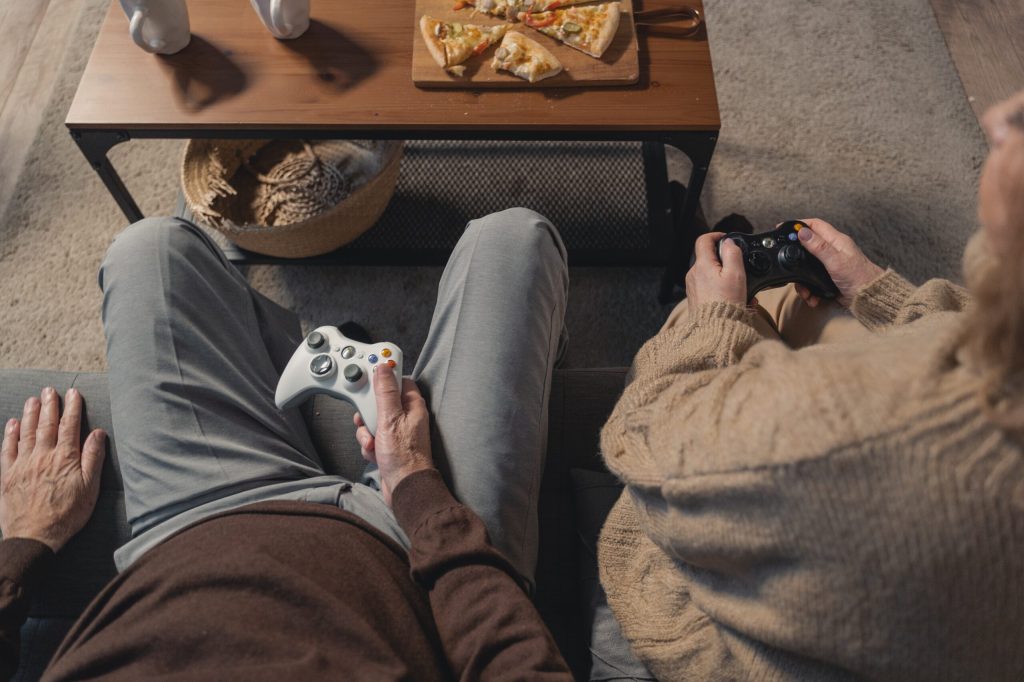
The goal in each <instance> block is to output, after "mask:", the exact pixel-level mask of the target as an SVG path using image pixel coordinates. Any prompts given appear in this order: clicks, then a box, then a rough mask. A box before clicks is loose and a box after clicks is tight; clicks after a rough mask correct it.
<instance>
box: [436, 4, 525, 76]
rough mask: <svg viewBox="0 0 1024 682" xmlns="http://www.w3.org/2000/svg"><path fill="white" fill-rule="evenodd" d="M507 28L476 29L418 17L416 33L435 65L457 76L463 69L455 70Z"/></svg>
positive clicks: (471, 26) (490, 43)
mask: <svg viewBox="0 0 1024 682" xmlns="http://www.w3.org/2000/svg"><path fill="white" fill-rule="evenodd" d="M507 30H508V25H507V24H506V25H502V26H477V25H475V24H460V23H459V22H454V21H453V22H449V21H439V20H437V19H434V18H433V17H428V16H427V15H425V14H424V15H423V16H422V17H420V33H421V34H422V35H423V42H425V43H426V44H427V50H429V51H430V56H431V57H433V58H434V61H435V62H437V65H438V66H440V67H442V68H444V69H447V70H448V71H450V72H452V73H454V74H455V75H457V76H461V75H462V72H463V71H464V70H465V68H466V67H464V66H459V65H460V64H462V62H464V61H466V60H467V59H469V58H470V57H472V56H473V55H478V54H481V53H483V52H484V51H485V50H487V48H488V47H490V46H491V45H493V44H495V43H496V42H498V41H499V40H501V38H502V36H504V35H505V31H507Z"/></svg>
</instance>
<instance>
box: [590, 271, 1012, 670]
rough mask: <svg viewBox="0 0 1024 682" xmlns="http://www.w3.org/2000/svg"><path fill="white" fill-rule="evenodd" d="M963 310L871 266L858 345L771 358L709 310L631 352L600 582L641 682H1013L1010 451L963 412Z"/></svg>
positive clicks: (725, 308)
mask: <svg viewBox="0 0 1024 682" xmlns="http://www.w3.org/2000/svg"><path fill="white" fill-rule="evenodd" d="M967 305H969V297H968V296H967V294H966V293H965V291H964V290H963V289H961V288H959V287H957V286H955V285H953V284H951V283H949V282H946V281H939V280H933V281H930V282H928V283H926V284H925V285H923V286H921V287H918V288H915V287H913V286H912V285H911V284H909V283H908V282H907V281H906V280H904V279H903V278H901V277H900V276H899V275H897V274H895V273H893V272H891V271H890V272H887V273H886V274H884V275H882V276H881V277H879V278H878V279H877V280H875V281H874V282H873V283H872V284H870V285H869V286H868V287H866V288H865V289H864V290H863V291H862V292H861V294H860V295H859V296H857V298H856V300H855V301H854V303H853V306H852V311H853V313H854V315H855V316H856V317H857V318H858V319H859V320H860V321H861V322H862V323H863V324H864V325H865V326H866V327H868V328H869V329H870V330H872V331H874V332H875V333H874V334H873V335H866V336H865V338H863V339H860V340H857V341H856V342H850V343H847V344H832V345H827V346H812V347H809V348H805V349H803V350H798V351H794V350H790V349H789V348H787V347H786V346H785V345H784V344H783V343H781V342H779V341H774V340H767V339H764V338H762V337H761V336H759V335H758V332H757V331H755V330H754V327H753V326H751V317H750V315H751V313H750V312H748V311H747V310H745V309H744V308H742V307H740V306H736V305H731V304H725V303H711V304H705V305H703V306H701V307H700V308H699V309H697V310H696V311H691V313H693V314H692V315H691V317H690V319H688V320H684V321H681V322H680V323H679V324H677V326H675V327H673V328H670V329H668V330H666V331H664V332H663V333H661V334H659V335H658V336H656V337H654V338H653V339H651V340H650V341H649V342H648V343H647V344H646V345H645V346H644V347H643V348H642V349H641V351H640V353H639V354H638V355H637V357H636V360H635V363H634V366H633V371H634V379H633V381H632V383H631V384H630V385H629V386H628V387H627V388H626V390H625V393H624V394H623V396H622V398H621V399H620V401H619V403H618V405H617V406H616V408H615V411H614V413H613V414H612V417H611V419H610V420H609V422H608V424H607V425H606V426H605V428H604V431H603V433H602V439H601V444H602V449H603V452H604V457H605V460H606V462H607V464H608V466H609V467H610V469H611V470H612V471H613V472H614V473H615V474H617V475H618V476H619V477H620V478H621V479H622V480H623V481H624V482H625V483H626V486H627V487H626V491H625V492H624V493H623V495H622V497H621V498H620V499H619V501H618V503H617V504H616V505H615V507H614V509H613V510H612V512H611V514H610V516H609V517H608V521H607V523H606V525H605V527H604V530H603V531H602V536H601V544H600V567H601V580H602V583H603V584H604V586H605V588H606V590H607V592H608V600H609V602H610V604H611V607H612V609H613V611H614V612H615V615H616V616H617V617H618V619H619V622H620V623H621V625H622V629H623V632H624V633H625V635H626V637H627V639H629V641H630V643H631V645H632V647H633V650H634V652H635V653H636V654H637V655H638V656H639V657H640V658H641V660H643V661H644V662H645V663H646V664H647V665H648V667H649V668H650V669H651V671H652V672H653V673H654V674H655V675H657V676H658V677H659V678H660V679H688V680H718V679H722V680H739V679H759V680H771V679H807V680H819V679H845V678H847V677H856V676H867V677H873V678H886V679H898V680H911V679H926V680H933V679H963V680H967V679H971V680H997V679H1007V680H1009V679H1013V680H1024V454H1022V447H1021V444H1020V442H1019V441H1017V440H1014V439H1013V438H1011V437H1010V436H1008V435H1006V434H1004V433H1002V432H1001V431H1000V430H999V429H997V428H995V427H994V426H993V425H992V424H991V423H989V421H988V420H987V419H986V417H985V416H984V414H983V413H982V411H981V409H980V403H979V401H978V400H977V398H976V393H977V391H978V376H977V375H976V373H975V372H974V371H973V370H972V369H971V368H970V366H969V364H968V363H966V361H965V360H964V359H963V355H964V354H963V353H962V352H960V351H959V350H958V335H959V333H960V329H961V328H962V325H963V323H964V317H965V315H964V314H963V311H964V309H965V307H966V306H967Z"/></svg>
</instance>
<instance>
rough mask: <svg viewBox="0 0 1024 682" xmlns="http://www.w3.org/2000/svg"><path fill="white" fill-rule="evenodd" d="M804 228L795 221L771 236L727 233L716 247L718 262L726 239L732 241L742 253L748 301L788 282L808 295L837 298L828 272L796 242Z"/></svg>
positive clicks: (773, 232) (836, 289)
mask: <svg viewBox="0 0 1024 682" xmlns="http://www.w3.org/2000/svg"><path fill="white" fill-rule="evenodd" d="M806 227H807V225H805V224H804V223H802V222H800V221H799V220H789V221H786V222H784V223H782V224H781V225H779V227H778V228H776V229H775V230H772V231H771V232H762V233H761V234H743V233H742V232H730V233H729V234H727V235H726V236H725V237H724V238H723V239H722V240H721V241H720V242H719V243H718V258H719V260H721V258H722V244H723V243H724V242H725V240H726V239H731V240H733V242H735V243H736V245H737V246H739V247H740V250H741V251H742V252H743V268H744V270H746V272H747V300H748V301H749V300H750V299H752V298H753V297H754V296H755V295H756V294H757V292H759V291H763V290H765V289H771V288H773V287H779V286H782V285H784V284H789V283H790V282H796V283H797V284H802V285H804V286H805V287H807V288H808V290H810V292H811V293H812V294H814V295H815V296H819V297H821V298H827V299H832V298H836V297H838V296H839V288H838V287H836V285H835V282H833V281H832V277H830V276H829V274H828V270H827V269H826V268H825V266H824V265H823V264H822V262H821V261H820V260H818V259H817V258H815V257H814V256H813V255H812V254H811V253H810V252H808V251H807V249H805V248H804V246H803V244H801V243H800V241H799V237H798V236H797V234H798V233H799V232H800V230H802V229H804V228H806Z"/></svg>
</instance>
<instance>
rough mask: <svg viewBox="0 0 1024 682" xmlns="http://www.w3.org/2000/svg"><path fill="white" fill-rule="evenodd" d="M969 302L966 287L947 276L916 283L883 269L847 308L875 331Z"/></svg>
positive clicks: (955, 309) (953, 309)
mask: <svg viewBox="0 0 1024 682" xmlns="http://www.w3.org/2000/svg"><path fill="white" fill-rule="evenodd" d="M970 303H971V296H970V294H969V293H967V290H966V289H964V288H963V287H961V286H958V285H956V284H953V283H952V282H949V281H947V280H944V279H932V280H928V281H927V282H925V283H924V284H922V285H921V286H919V287H915V286H914V285H913V284H911V283H910V282H908V281H907V280H905V279H904V278H903V277H901V276H900V275H898V274H897V273H896V272H895V271H893V270H886V271H885V272H884V273H882V274H881V275H879V276H878V277H876V278H875V279H874V280H873V281H872V282H871V283H870V284H868V285H867V286H866V287H864V288H863V289H861V290H860V292H859V293H858V294H857V295H856V296H855V297H854V299H853V303H852V304H851V306H850V310H851V312H852V313H853V314H854V316H855V317H856V318H857V319H858V320H860V321H861V323H862V324H863V325H864V326H865V327H867V328H868V329H871V330H873V331H877V330H880V329H885V328H886V327H890V326H894V325H901V324H907V323H909V322H913V321H914V320H918V319H920V318H922V317H925V316H926V315H930V314H932V313H939V312H963V311H964V310H966V308H967V306H968V305H970Z"/></svg>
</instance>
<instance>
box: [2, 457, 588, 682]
mask: <svg viewBox="0 0 1024 682" xmlns="http://www.w3.org/2000/svg"><path fill="white" fill-rule="evenodd" d="M393 504H394V510H395V515H396V517H397V519H398V522H399V524H400V525H401V526H402V528H403V530H405V532H406V533H407V534H408V536H409V539H410V541H411V543H412V549H411V550H410V552H409V553H408V554H406V552H405V551H404V550H402V549H401V548H400V547H399V546H398V545H396V544H395V543H394V542H393V541H392V540H390V539H389V538H387V537H385V536H383V535H381V534H380V533H379V532H378V531H377V530H376V529H374V528H373V527H372V526H370V525H369V524H367V523H365V522H364V521H362V520H361V519H359V518H358V517H356V516H354V515H352V514H350V513H348V512H345V511H341V510H339V509H337V508H334V507H330V506H327V505H314V504H306V503H301V502H268V503H262V504H258V505H251V506H249V507H243V508H241V509H238V510H235V511H232V512H228V513H226V514H223V515H221V516H217V517H214V518H211V519H209V520H206V521H203V522H201V523H199V524H196V525H195V526H192V527H190V528H188V529H186V530H184V531H182V532H181V533H179V534H177V535H175V536H173V537H171V538H170V539H168V540H167V541H165V542H164V543H162V544H161V545H159V546H158V547H156V548H154V549H153V550H151V551H150V552H149V553H147V554H146V555H145V556H144V557H143V558H142V559H140V560H139V561H138V562H136V563H135V564H134V565H133V566H132V567H131V568H130V569H129V570H127V571H125V572H124V573H122V574H121V575H119V576H118V577H117V578H115V579H114V580H113V581H112V582H111V583H110V584H109V585H108V586H107V587H106V588H105V589H104V590H103V591H102V592H101V593H100V594H99V596H97V597H96V599H95V600H94V601H93V602H92V604H90V606H89V607H88V608H87V609H86V611H85V613H83V614H82V616H81V618H80V619H79V620H78V622H77V623H76V624H75V626H74V627H73V628H72V629H71V631H70V632H69V634H68V636H67V638H66V639H65V640H64V643H63V644H62V645H61V647H60V648H59V649H58V651H57V653H56V655H55V657H54V659H53V661H52V662H51V664H50V666H49V668H48V670H47V671H46V673H45V675H44V679H47V680H63V679H67V680H82V679H87V678H103V679H126V680H139V679H146V678H152V677H158V676H159V677H161V678H162V679H187V680H197V679H216V680H227V679H245V680H261V679H266V680H282V679H302V680H318V679H331V680H336V679H361V680H364V679H365V680H377V679H380V680H384V679H387V680H392V679H423V680H432V679H451V678H457V679H472V680H477V679H524V678H530V679H571V677H570V675H569V671H568V668H567V667H566V665H565V663H564V661H563V660H562V658H561V656H560V655H559V653H558V649H557V648H556V646H555V643H554V641H553V640H552V638H551V635H550V633H549V632H548V631H547V629H546V628H545V626H544V624H543V622H542V621H541V619H540V617H539V615H538V614H537V611H536V610H535V609H534V607H533V605H532V603H531V602H530V600H529V599H528V597H527V596H526V594H525V593H524V591H523V590H522V588H521V586H520V585H519V583H518V582H517V580H516V579H515V578H513V576H514V575H515V572H514V570H513V569H512V567H511V565H510V564H509V563H508V562H507V561H506V560H505V558H504V557H503V556H502V555H501V554H500V553H499V552H497V550H495V549H494V548H493V547H492V546H491V545H490V543H489V541H488V539H487V533H486V530H485V528H484V525H483V523H482V522H481V521H480V519H479V518H478V517H477V516H476V515H475V514H473V513H472V512H471V511H470V510H469V509H467V508H466V507H464V506H463V505H461V504H458V503H457V502H456V501H455V500H454V498H452V496H451V494H450V493H449V492H448V489H447V488H446V487H445V484H444V482H443V481H442V479H441V477H440V475H439V474H438V473H437V472H436V471H427V472H420V473H417V474H414V475H412V476H410V477H408V478H407V479H405V480H404V481H403V482H402V483H401V484H400V485H399V486H398V488H397V489H396V490H395V493H394V498H393ZM52 559H53V555H52V552H50V550H49V549H48V548H47V547H46V546H45V545H43V544H41V543H38V542H35V541H31V540H19V539H11V540H4V541H3V542H2V543H0V663H2V671H3V672H5V673H6V675H5V677H8V676H10V674H11V672H13V670H14V668H15V667H16V665H17V632H18V628H19V627H20V625H21V623H22V622H24V619H25V614H26V612H27V605H28V601H29V599H30V597H31V592H32V588H33V586H34V582H35V581H36V580H37V578H38V576H39V574H40V572H41V571H43V570H45V568H46V564H47V563H48V562H50V561H52Z"/></svg>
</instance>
